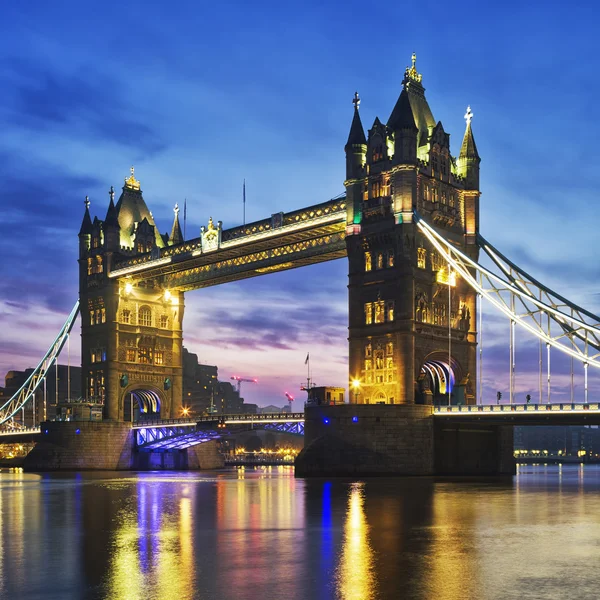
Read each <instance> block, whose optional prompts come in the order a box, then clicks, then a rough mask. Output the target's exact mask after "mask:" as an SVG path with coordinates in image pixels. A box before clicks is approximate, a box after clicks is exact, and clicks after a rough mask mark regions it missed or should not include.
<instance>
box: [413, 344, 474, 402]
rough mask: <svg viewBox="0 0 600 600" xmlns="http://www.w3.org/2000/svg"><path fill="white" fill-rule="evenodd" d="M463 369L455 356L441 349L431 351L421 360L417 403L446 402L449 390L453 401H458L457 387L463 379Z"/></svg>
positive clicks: (416, 396)
mask: <svg viewBox="0 0 600 600" xmlns="http://www.w3.org/2000/svg"><path fill="white" fill-rule="evenodd" d="M449 358H450V359H449ZM463 376H464V374H463V369H462V367H461V365H460V363H459V362H458V360H456V358H455V357H454V356H452V357H449V356H448V352H444V351H441V350H438V351H435V352H431V353H429V354H428V355H427V356H425V358H424V359H423V360H422V361H421V366H420V368H419V373H418V376H417V387H416V390H415V401H416V403H417V404H428V403H429V402H432V403H433V404H446V403H447V402H448V392H450V401H451V403H456V402H457V395H456V387H457V385H458V384H460V383H461V382H462V380H463Z"/></svg>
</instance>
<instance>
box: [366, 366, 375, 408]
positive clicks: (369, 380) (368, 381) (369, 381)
mask: <svg viewBox="0 0 600 600" xmlns="http://www.w3.org/2000/svg"><path fill="white" fill-rule="evenodd" d="M365 383H373V376H372V375H371V373H367V378H366V382H365ZM365 402H366V403H367V404H369V402H368V401H367V400H365Z"/></svg>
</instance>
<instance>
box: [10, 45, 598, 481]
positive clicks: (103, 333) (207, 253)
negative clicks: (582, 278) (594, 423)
mask: <svg viewBox="0 0 600 600" xmlns="http://www.w3.org/2000/svg"><path fill="white" fill-rule="evenodd" d="M353 103H354V110H353V116H352V121H351V125H350V132H349V135H348V139H347V142H346V145H345V154H346V178H345V181H344V186H345V193H344V194H342V195H340V196H339V197H337V198H334V199H332V200H328V201H325V202H320V203H316V204H312V205H310V206H308V207H307V208H303V209H300V210H295V211H291V212H279V213H275V214H272V215H270V216H266V217H265V218H264V219H262V220H260V221H256V222H254V223H250V224H247V225H242V226H239V227H234V228H229V229H226V228H223V223H222V222H221V221H218V220H217V221H213V219H212V217H210V218H209V219H208V222H207V225H206V226H203V227H202V228H201V230H200V235H199V236H198V237H195V238H193V239H190V240H185V239H184V237H183V235H182V231H181V226H180V222H179V214H178V212H179V209H178V208H177V206H176V207H175V215H174V219H173V224H172V228H171V232H170V233H169V234H164V235H162V234H160V233H159V231H158V228H157V226H156V223H155V222H154V219H153V217H152V213H151V212H150V210H149V208H148V205H147V204H146V200H145V198H144V196H143V193H142V189H141V184H140V181H139V180H138V179H136V177H135V173H134V171H133V168H132V170H131V174H130V176H129V177H128V178H126V179H125V181H124V185H123V187H122V191H121V194H120V196H119V198H118V200H117V201H116V202H115V192H114V189H113V188H112V187H111V188H110V192H109V203H108V209H107V211H106V214H105V216H104V218H102V219H101V218H98V217H94V218H93V219H92V216H91V213H90V204H89V201H88V200H87V199H86V204H85V211H84V217H83V221H82V225H81V229H80V231H79V265H80V266H79V301H78V304H77V305H76V306H75V308H74V312H72V313H71V315H70V316H69V319H68V320H67V323H66V324H65V327H64V328H63V330H61V332H60V333H59V336H58V337H57V339H56V340H55V342H54V343H53V345H52V347H51V349H50V350H49V352H48V354H47V355H46V356H45V357H44V359H43V360H42V361H41V363H40V365H39V366H38V368H37V369H36V370H35V371H34V373H33V374H32V376H31V377H30V379H29V380H28V382H26V384H25V385H24V386H23V388H22V389H21V390H19V392H18V393H17V394H15V396H14V397H13V398H11V399H10V400H9V401H8V402H7V403H6V404H5V405H4V406H2V407H0V423H6V422H9V421H10V420H11V419H12V418H13V417H14V415H15V414H16V412H17V411H18V410H20V409H21V408H22V407H23V406H25V405H26V404H27V403H28V402H29V401H30V399H31V398H32V395H33V394H34V393H35V390H36V389H37V388H38V387H39V386H40V384H41V382H42V381H43V379H44V377H45V374H46V373H47V371H48V369H49V368H50V366H51V365H52V364H53V362H54V361H56V358H57V356H58V353H59V352H60V349H61V348H62V346H63V344H64V343H65V340H66V339H68V335H69V333H70V331H71V328H72V326H73V322H74V320H75V316H76V314H77V311H78V310H79V311H80V313H81V343H82V373H83V379H84V381H83V386H82V389H84V390H85V396H86V398H96V399H99V400H100V401H101V402H102V403H103V405H104V414H103V426H104V425H106V426H108V425H109V424H111V423H112V424H115V425H117V424H121V425H122V426H123V427H129V433H127V432H125V429H123V432H124V433H123V436H129V435H130V433H131V431H130V429H131V428H130V426H129V425H128V422H129V421H131V420H132V416H133V415H132V412H131V411H132V408H134V407H137V410H138V412H139V413H141V414H142V415H143V417H144V418H145V419H155V420H156V419H158V420H161V421H162V422H163V426H165V427H166V426H167V425H165V424H164V423H166V420H171V419H174V418H177V417H178V416H179V415H180V413H181V405H182V339H183V318H184V311H185V293H187V292H191V291H194V290H198V289H201V288H204V287H207V286H214V285H220V284H222V283H226V282H229V281H236V280H241V279H245V278H249V277H256V276H262V275H265V274H269V273H273V272H278V271H282V270H287V269H292V268H297V267H302V266H306V265H311V264H316V263H320V262H323V261H328V260H334V259H341V258H346V259H347V261H348V262H347V264H348V277H349V285H348V307H349V311H348V341H349V373H348V375H349V381H351V382H356V386H355V391H354V393H353V394H351V395H350V406H340V407H335V406H332V407H307V411H306V428H305V435H306V444H305V446H306V447H305V451H304V452H303V453H302V454H301V455H300V456H299V459H298V461H297V466H298V470H299V472H301V473H305V474H311V473H314V474H326V473H334V472H339V473H358V472H364V473H367V474H368V473H371V472H402V473H434V472H461V468H462V467H461V465H467V466H466V467H465V468H464V469H463V472H483V471H486V472H504V471H506V472H509V471H510V469H511V468H512V467H511V466H510V464H509V463H508V462H507V460H505V459H506V456H505V455H506V448H508V447H509V446H510V443H509V440H510V439H512V437H511V436H512V433H511V431H512V430H511V426H512V424H514V423H515V422H517V420H521V419H523V420H524V421H528V422H533V421H535V419H538V418H539V419H555V418H556V415H564V418H567V419H569V420H571V419H572V420H573V421H574V422H577V423H584V422H585V423H587V422H590V419H592V420H593V419H594V418H595V416H594V415H595V414H596V413H595V409H592V408H591V407H592V406H595V405H594V404H593V403H592V402H591V401H593V400H597V399H593V398H591V399H590V398H589V397H588V392H589V385H588V372H589V370H590V368H591V369H592V370H594V369H598V368H600V319H599V318H598V317H597V316H596V315H594V314H593V313H592V312H590V311H588V310H586V309H584V308H582V307H580V306H577V305H576V304H574V303H572V302H570V301H568V300H567V299H566V298H564V297H563V296H561V295H560V294H558V293H556V292H554V291H553V290H551V289H550V288H549V287H547V286H544V285H543V284H542V283H540V282H539V281H538V280H537V279H535V278H533V277H531V276H530V275H529V274H527V273H526V272H525V271H524V270H523V269H522V268H520V267H519V266H518V265H517V264H515V263H514V262H511V261H510V260H509V259H508V258H507V257H506V256H505V255H504V254H503V253H501V252H500V251H499V250H498V249H496V248H495V247H494V246H492V245H491V244H490V243H489V242H488V241H487V240H486V239H485V238H483V237H482V235H481V233H480V231H479V217H480V196H481V192H480V189H479V188H480V184H479V182H480V162H481V159H480V156H479V153H478V150H477V145H476V143H475V138H474V134H473V129H472V119H473V113H472V111H471V109H470V108H467V111H466V114H465V120H466V127H465V131H464V135H463V139H462V142H461V145H460V149H459V152H458V154H457V155H453V154H452V153H451V148H450V135H449V134H448V133H447V132H446V131H445V129H444V126H443V125H442V123H441V122H440V121H436V120H435V119H434V117H433V112H432V110H431V108H430V106H429V104H428V102H427V99H426V96H425V88H424V86H423V78H422V75H421V74H420V73H419V72H418V71H417V68H416V57H415V56H414V55H413V60H412V64H411V66H410V67H408V68H407V69H406V71H405V74H404V79H403V81H402V89H401V91H400V94H399V97H398V100H397V102H396V103H395V105H394V107H393V109H392V111H391V114H390V116H389V118H388V119H387V121H385V123H384V122H383V121H381V120H380V119H379V118H376V119H375V120H374V122H373V124H372V126H371V128H370V129H368V131H367V133H366V134H365V129H364V128H363V124H362V121H361V116H360V111H359V105H360V98H359V96H358V94H355V97H354V100H353ZM481 252H483V253H484V255H485V257H486V260H488V262H490V264H491V267H484V266H482V264H481V262H480V261H479V257H480V253H481ZM199 293H201V292H199ZM484 305H485V306H486V307H487V306H490V307H491V308H492V309H493V310H496V311H497V312H498V314H501V315H503V316H504V317H505V318H506V319H507V321H508V323H509V330H510V340H509V354H510V365H509V391H508V399H509V403H510V404H511V405H515V408H514V410H513V408H511V409H509V410H507V411H504V409H502V410H500V411H498V410H496V409H495V408H494V409H489V410H487V409H486V408H485V406H483V404H484V400H485V399H484V397H483V386H482V380H483V363H484V361H483V357H484V353H483V340H482V337H481V333H482V331H481V329H482V328H481V322H482V321H481V318H482V317H481V315H482V312H483V307H484ZM486 310H487V308H486ZM517 330H519V331H521V332H522V333H524V334H526V335H528V336H531V338H533V339H535V340H536V341H538V342H539V366H540V369H539V398H537V403H536V404H537V406H538V408H536V409H535V411H532V410H531V409H530V408H529V407H526V408H524V409H523V410H522V411H521V410H519V409H518V407H517V406H516V398H515V371H516V367H517V365H516V358H515V356H516V353H515V347H516V331H517ZM553 353H554V354H556V353H558V354H561V355H564V356H567V357H569V358H570V359H571V361H572V364H573V363H577V364H580V365H582V367H583V371H584V385H583V390H584V392H583V398H582V399H581V404H577V402H579V399H578V400H577V401H576V400H575V398H574V396H573V393H572V394H571V396H572V397H571V402H570V403H568V404H562V405H560V406H559V405H556V406H559V407H558V408H557V409H556V410H554V409H551V410H548V411H546V412H544V409H541V408H539V407H540V406H541V405H542V404H545V405H548V406H554V405H553V403H552V399H551V368H550V365H551V357H552V356H553ZM543 366H546V367H547V372H544V373H542V367H543ZM571 368H573V367H571ZM572 380H573V377H572ZM544 388H547V389H544ZM572 389H573V387H572ZM443 406H446V407H449V409H448V410H445V409H444V408H443ZM434 407H437V408H434ZM579 407H583V408H581V409H580V408H579ZM567 413H568V416H567ZM534 415H535V418H534ZM434 423H435V424H434ZM390 424H392V425H390ZM157 427H159V425H157ZM182 427H183V426H182ZM52 431H55V429H52ZM181 433H182V434H183V430H182V432H181ZM484 438H485V440H486V441H483V440H484ZM123 439H125V438H123ZM128 439H129V438H128ZM382 439H385V440H387V441H386V442H385V443H383V442H382V441H381V440H382ZM382 443H383V445H382ZM386 444H387V445H386ZM365 449H366V450H365ZM440 449H442V450H440ZM442 455H443V456H442ZM446 455H447V456H446ZM448 456H453V457H454V458H452V461H453V462H452V461H450V462H448V461H449V460H450V459H448V458H447V457H448ZM477 456H479V457H482V456H486V457H487V459H486V461H484V462H485V464H484V462H477V460H474V459H473V457H477ZM436 465H437V466H436ZM439 465H442V466H439ZM482 465H483V466H482ZM380 467H381V468H380Z"/></svg>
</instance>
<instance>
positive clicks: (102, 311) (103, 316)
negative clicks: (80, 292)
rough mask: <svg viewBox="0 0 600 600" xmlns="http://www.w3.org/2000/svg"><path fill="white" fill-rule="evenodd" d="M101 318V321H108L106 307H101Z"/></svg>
mask: <svg viewBox="0 0 600 600" xmlns="http://www.w3.org/2000/svg"><path fill="white" fill-rule="evenodd" d="M100 319H101V320H100V322H101V323H106V309H105V308H104V307H102V308H101V309H100Z"/></svg>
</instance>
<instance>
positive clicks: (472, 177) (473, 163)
mask: <svg viewBox="0 0 600 600" xmlns="http://www.w3.org/2000/svg"><path fill="white" fill-rule="evenodd" d="M472 119H473V113H472V112H471V107H470V106H467V112H466V114H465V120H466V121H467V127H466V129H465V135H464V137H463V142H462V146H461V147H460V154H459V155H458V159H457V161H456V170H457V173H458V175H460V176H461V177H464V179H465V189H468V190H478V189H479V163H480V162H481V158H480V157H479V152H477V145H476V144H475V138H474V137H473V130H472V129H471V120H472Z"/></svg>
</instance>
